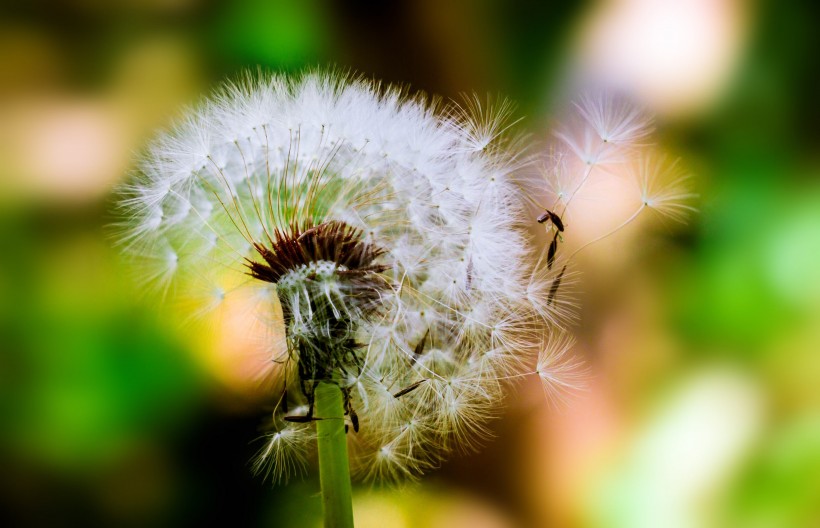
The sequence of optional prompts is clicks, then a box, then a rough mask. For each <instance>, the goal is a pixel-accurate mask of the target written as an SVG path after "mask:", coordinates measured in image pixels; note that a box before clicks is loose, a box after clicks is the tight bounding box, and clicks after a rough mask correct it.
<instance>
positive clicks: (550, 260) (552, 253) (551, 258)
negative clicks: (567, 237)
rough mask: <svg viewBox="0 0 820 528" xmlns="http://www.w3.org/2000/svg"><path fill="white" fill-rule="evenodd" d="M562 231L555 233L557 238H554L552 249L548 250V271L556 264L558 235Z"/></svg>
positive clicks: (551, 243) (551, 244)
mask: <svg viewBox="0 0 820 528" xmlns="http://www.w3.org/2000/svg"><path fill="white" fill-rule="evenodd" d="M559 232H560V231H556V232H555V236H553V237H552V242H550V247H549V249H548V250H547V269H552V264H553V263H554V262H555V254H556V253H557V252H558V233H559Z"/></svg>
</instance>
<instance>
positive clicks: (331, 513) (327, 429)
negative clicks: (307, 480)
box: [314, 382, 353, 528]
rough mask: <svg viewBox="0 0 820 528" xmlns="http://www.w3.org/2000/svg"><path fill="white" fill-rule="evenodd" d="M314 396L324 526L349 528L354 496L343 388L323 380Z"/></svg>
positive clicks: (351, 522) (351, 520)
mask: <svg viewBox="0 0 820 528" xmlns="http://www.w3.org/2000/svg"><path fill="white" fill-rule="evenodd" d="M314 398H315V405H316V416H317V418H320V419H319V420H318V421H317V422H316V432H317V436H318V439H317V442H318V448H319V480H320V482H321V485H322V505H323V507H324V512H325V528H352V527H353V498H352V493H351V488H350V467H349V462H348V459H347V438H346V435H345V420H344V402H343V400H342V391H341V390H340V389H339V386H338V385H334V384H332V383H324V382H322V383H319V385H318V386H317V387H316V390H315V392H314Z"/></svg>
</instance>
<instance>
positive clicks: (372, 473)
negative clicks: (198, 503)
mask: <svg viewBox="0 0 820 528" xmlns="http://www.w3.org/2000/svg"><path fill="white" fill-rule="evenodd" d="M509 113H510V107H509V106H508V105H506V104H501V105H500V106H499V107H497V108H496V109H495V110H492V109H485V108H484V107H482V106H481V105H480V104H479V101H478V99H474V100H468V102H467V103H465V105H464V106H463V107H461V108H457V107H450V108H447V107H439V106H437V105H436V104H431V103H430V102H429V101H428V100H426V99H424V98H422V97H409V96H407V94H406V93H405V92H403V91H401V90H398V89H395V88H390V87H382V86H380V85H377V84H374V83H371V82H368V81H365V80H362V79H359V78H352V77H349V76H344V75H340V74H338V73H333V72H310V73H306V74H304V75H301V76H298V77H285V76H278V75H274V76H270V77H262V78H248V79H246V80H244V81H242V82H240V83H237V84H234V85H231V86H229V87H227V88H225V89H224V90H223V91H221V92H220V93H219V94H217V95H215V96H214V97H213V98H211V100H210V101H208V102H206V103H205V104H203V105H202V106H201V107H200V108H199V109H198V110H197V111H196V112H195V113H193V114H192V115H191V116H189V117H188V118H187V119H186V120H185V121H183V122H182V123H180V124H179V125H178V126H177V127H176V128H175V129H174V130H173V131H171V132H170V133H167V134H166V135H164V136H162V137H161V138H159V139H158V140H157V141H156V142H155V143H154V144H153V146H152V147H151V149H150V151H149V152H148V154H147V156H146V157H145V160H144V161H143V163H142V166H141V171H140V174H139V176H138V177H137V178H136V180H135V181H134V182H133V183H131V184H130V185H128V186H127V187H126V188H125V189H124V191H123V198H122V199H121V201H120V205H121V206H122V208H123V209H124V210H125V213H126V214H127V216H128V220H127V222H125V226H124V227H125V229H124V233H123V234H122V236H121V242H122V245H123V246H124V247H125V248H126V250H127V251H128V252H129V253H131V254H134V255H136V256H137V257H138V259H139V260H140V261H145V262H146V263H148V264H149V265H148V266H147V271H146V272H144V274H143V276H144V278H145V279H146V281H147V282H150V283H151V284H153V285H154V286H155V287H156V288H157V289H158V290H160V291H162V292H164V293H166V294H168V295H185V296H187V297H188V298H190V299H203V302H202V303H201V306H200V307H199V308H198V309H197V310H198V311H199V312H204V311H206V310H208V309H212V308H214V307H216V306H218V305H220V303H222V302H224V300H225V299H226V298H229V297H230V296H232V295H235V294H236V293H237V292H238V291H246V290H248V289H250V290H252V291H257V290H258V291H260V292H261V293H260V296H259V299H260V300H261V299H269V298H270V296H271V295H272V292H274V291H275V294H276V296H277V297H278V300H279V303H280V304H281V308H282V319H283V320H282V321H280V322H279V324H283V327H284V329H285V334H286V335H285V341H286V343H287V353H286V354H284V357H283V354H281V353H280V354H279V355H278V356H277V357H276V361H277V362H278V363H283V364H282V368H280V369H278V370H277V372H278V373H279V375H281V376H283V382H284V384H286V385H287V387H288V391H287V396H285V397H284V398H285V399H290V400H291V402H290V403H291V405H290V412H289V414H291V415H293V414H295V413H297V411H296V410H294V404H302V405H303V409H302V410H301V411H298V412H302V413H305V414H307V413H309V412H310V410H311V403H312V393H311V390H312V389H311V387H312V384H313V382H315V381H317V380H322V381H326V382H331V383H335V384H337V385H338V386H339V387H340V390H343V391H344V392H345V394H346V395H347V398H349V401H350V405H351V407H352V409H355V412H356V414H357V415H358V421H359V423H360V426H361V430H360V431H359V432H358V433H357V434H356V438H357V439H356V442H358V443H361V444H362V445H366V446H370V447H372V449H370V450H369V451H368V450H356V451H354V453H360V456H359V459H356V460H354V461H353V462H354V463H355V465H356V466H357V467H361V468H362V469H361V470H360V474H362V475H364V476H368V477H371V478H394V477H413V476H417V475H418V474H419V473H420V472H422V471H424V470H426V469H429V468H430V467H434V466H435V465H436V464H437V463H438V462H439V461H440V460H441V458H442V457H443V456H445V455H446V454H447V453H448V452H449V451H451V450H453V449H468V448H472V447H475V445H476V444H477V442H478V441H480V439H482V438H485V437H487V436H488V435H489V429H488V428H487V425H486V422H487V420H488V419H489V418H492V417H493V416H494V415H496V414H497V412H498V409H499V406H500V383H499V378H502V377H505V376H508V375H510V374H511V373H514V372H520V371H521V369H522V368H523V367H522V366H523V365H524V364H525V361H524V360H523V356H522V351H525V350H527V349H531V348H532V344H531V343H530V341H531V340H532V335H531V325H532V322H533V321H534V320H536V319H538V316H539V314H540V315H541V316H543V315H544V312H545V309H544V308H543V307H539V306H538V305H537V304H536V303H534V302H533V301H532V298H533V296H532V295H531V293H532V287H531V284H529V281H530V279H531V264H530V263H529V259H530V257H531V256H530V254H529V253H530V250H529V249H528V240H527V237H526V235H525V232H524V230H523V229H522V226H523V225H524V224H525V223H529V221H530V219H529V215H528V213H527V199H528V197H526V196H525V195H524V193H523V192H522V190H521V187H520V186H519V185H518V182H517V181H516V180H515V176H514V174H515V170H516V169H517V168H518V167H520V166H521V164H522V163H523V162H524V161H523V158H521V157H520V156H519V155H518V152H517V151H515V150H512V149H513V145H515V144H516V143H515V142H514V141H509V140H507V139H506V138H507V137H508V134H507V133H506V132H505V131H506V129H507V128H508V127H509V123H510V121H509V119H508V117H509ZM471 116H477V117H471ZM225 284H230V285H231V286H230V287H225V286H224V285H225ZM556 317H557V316H556ZM270 322H271V323H273V322H272V321H270ZM528 332H529V333H528ZM275 396H276V397H277V398H278V399H279V401H280V404H279V407H278V408H277V411H276V412H275V414H276V419H275V422H276V421H277V420H279V422H281V418H282V417H283V415H284V414H285V411H284V410H283V407H284V406H283V405H282V401H281V400H282V399H283V398H280V397H279V396H280V395H275ZM279 422H277V423H279ZM311 428H312V424H310V423H298V424H296V423H289V424H288V425H287V426H286V427H281V428H279V430H278V431H276V432H274V433H271V434H270V435H268V436H267V437H266V444H265V446H264V447H263V448H262V449H261V450H260V452H259V455H258V457H257V460H256V466H255V467H256V469H257V471H260V472H263V473H267V474H270V475H271V476H273V478H277V479H278V478H284V477H286V476H287V475H289V474H292V473H293V472H294V471H295V470H296V468H298V467H300V465H301V461H303V460H304V455H305V453H306V451H305V449H306V446H308V445H310V442H311V440H312V438H311V437H310V435H309V434H308V433H307V432H308V431H310V430H312V429H311ZM351 436H353V435H351ZM357 456H358V455H357Z"/></svg>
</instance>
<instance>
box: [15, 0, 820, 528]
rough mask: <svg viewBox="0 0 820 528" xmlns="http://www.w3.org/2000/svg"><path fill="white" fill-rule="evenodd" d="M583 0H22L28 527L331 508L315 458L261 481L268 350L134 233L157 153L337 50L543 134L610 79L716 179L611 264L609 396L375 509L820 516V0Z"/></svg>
mask: <svg viewBox="0 0 820 528" xmlns="http://www.w3.org/2000/svg"><path fill="white" fill-rule="evenodd" d="M554 4H555V5H551V4H550V3H536V2H532V3H526V2H508V1H503V0H476V1H472V2H469V1H466V0H453V1H449V2H438V1H433V0H421V1H416V2H410V1H407V2H384V3H377V2H364V1H351V2H334V1H323V0H301V1H298V2H297V1H292V2H288V1H279V0H232V1H227V0H226V1H217V0H121V1H117V2H111V1H107V0H63V1H56V0H25V1H16V2H15V1H8V0H7V1H5V2H2V3H0V430H1V431H2V435H0V522H2V524H3V525H4V526H202V525H208V526H211V525H213V526H217V525H225V526H282V527H305V526H318V525H319V522H320V516H321V511H320V503H319V498H318V496H317V491H318V482H317V480H316V479H315V478H314V477H313V476H312V475H308V476H307V477H306V478H305V479H303V480H299V479H297V480H295V481H294V482H292V483H291V484H289V485H286V486H272V485H271V484H269V483H266V482H263V481H262V480H261V479H259V478H254V477H252V476H251V474H250V468H249V463H248V461H249V459H250V457H251V456H252V454H253V453H254V452H255V450H256V449H257V448H258V444H255V443H254V442H253V440H254V439H255V438H256V437H257V436H258V434H259V433H258V429H257V428H258V424H259V417H260V413H261V411H260V407H259V395H258V394H256V392H255V390H254V387H253V384H252V382H250V381H248V376H247V372H246V370H247V369H246V368H244V367H245V366H246V365H243V364H242V361H241V360H239V359H237V358H240V357H241V352H242V349H243V348H246V347H248V346H251V345H249V343H248V342H247V340H243V336H237V335H232V334H231V332H230V325H227V326H226V325H221V324H219V322H213V321H212V322H210V324H209V323H205V324H204V325H203V327H202V328H196V329H193V330H192V328H191V326H187V325H183V324H180V323H181V321H182V320H183V319H184V315H183V314H180V313H177V312H178V311H179V310H177V309H175V308H173V307H171V308H167V307H166V308H159V307H158V306H157V304H156V303H155V302H153V301H151V300H150V299H145V297H144V296H142V295H141V292H140V291H138V287H137V286H136V284H137V281H135V280H134V279H133V277H132V276H131V275H129V272H128V269H127V265H126V263H125V262H124V261H123V259H122V258H121V257H119V256H118V254H117V251H116V250H115V249H114V248H112V244H111V240H110V237H109V235H108V231H107V228H106V226H108V225H110V224H111V222H113V221H115V220H116V217H115V216H114V214H113V213H112V208H111V190H112V187H113V186H115V185H116V184H118V183H120V182H122V181H124V180H125V179H126V178H127V175H128V172H129V170H131V169H132V168H133V161H134V159H135V156H136V155H137V154H138V153H139V152H140V150H141V149H142V148H143V147H144V146H145V143H146V142H147V141H148V140H149V139H150V138H151V137H152V136H153V134H155V133H156V130H158V129H160V128H162V127H166V126H168V125H169V124H170V123H171V122H173V120H174V119H175V118H177V117H179V116H180V115H181V113H182V112H183V110H184V108H185V106H186V105H190V104H193V103H195V102H196V101H197V100H200V99H201V98H202V97H204V96H206V95H207V94H208V93H209V92H210V91H211V90H212V89H213V88H214V87H215V86H217V85H218V83H219V82H221V81H222V80H223V79H224V78H225V77H226V76H227V77H230V76H236V75H237V74H238V73H239V72H241V71H243V70H245V69H248V68H250V69H256V68H257V67H261V68H262V69H266V70H274V71H298V70H301V69H302V68H304V67H306V66H315V65H328V64H330V65H336V66H339V67H342V68H350V69H352V70H354V71H357V72H361V73H363V74H365V75H367V76H372V77H375V78H378V79H383V80H385V81H390V82H397V83H404V84H407V85H409V86H411V87H412V89H414V90H424V91H427V92H430V93H434V94H438V95H441V96H445V97H458V96H459V94H460V93H462V92H473V91H475V92H477V93H479V94H484V93H491V94H501V95H503V96H505V97H508V98H510V99H512V100H513V101H515V102H516V103H517V105H518V110H517V115H519V116H523V117H524V120H523V121H522V122H521V123H519V124H518V125H517V127H518V129H519V131H521V132H527V133H530V134H531V137H532V138H533V139H534V140H535V141H536V143H537V142H538V141H539V140H544V139H546V135H547V131H548V127H549V125H550V123H551V120H552V116H553V115H554V111H555V109H556V108H557V107H559V106H560V105H562V104H565V103H566V101H567V100H569V99H571V98H572V96H573V95H574V90H575V89H576V88H577V87H578V86H579V85H581V84H583V82H584V80H585V79H597V80H604V81H606V82H609V83H612V84H615V85H617V86H620V87H621V88H623V89H625V90H627V91H628V92H630V93H631V94H632V95H633V96H634V97H636V98H638V99H639V100H640V101H641V102H642V103H643V104H645V105H646V106H648V107H649V108H651V109H652V110H653V111H654V112H655V113H656V114H657V116H658V119H657V121H658V127H659V132H658V138H659V140H660V142H661V143H662V145H663V148H664V149H666V150H668V151H669V152H670V153H672V154H673V155H675V156H680V157H681V158H682V159H683V160H684V164H685V165H686V167H687V169H688V170H689V172H691V173H692V174H693V178H692V180H691V185H692V186H693V190H694V191H695V192H697V193H698V195H699V198H698V200H697V203H696V204H695V205H696V206H697V207H698V209H699V212H698V213H697V214H695V215H693V216H692V217H691V218H690V219H689V221H688V223H687V224H686V225H685V226H683V227H680V226H678V227H676V226H670V225H667V224H661V225H659V226H655V228H654V229H647V228H646V226H639V227H638V228H636V229H629V230H626V231H625V232H624V233H621V234H619V235H616V237H614V238H613V239H612V240H608V241H607V242H605V243H602V244H600V245H598V246H595V247H593V248H591V249H590V250H589V251H588V252H586V253H585V254H582V256H581V257H580V258H579V261H578V266H579V268H580V271H581V272H582V275H581V283H580V287H579V289H580V292H579V294H578V300H579V303H580V305H581V306H582V310H581V318H580V324H579V326H578V328H577V329H576V333H577V335H578V339H579V340H578V346H577V349H576V354H577V355H578V356H579V357H581V358H583V360H584V361H585V363H586V365H587V375H586V383H585V387H584V389H583V390H581V391H579V392H578V394H576V395H575V396H574V397H572V398H570V399H569V400H568V401H566V402H565V403H563V404H561V405H557V406H555V405H552V406H551V405H549V404H548V403H547V401H546V400H545V399H544V395H543V393H542V391H541V388H540V386H539V385H538V381H537V380H533V381H532V383H524V384H522V385H521V386H519V387H518V388H517V390H516V391H514V392H512V393H511V396H510V397H509V399H508V402H507V409H506V412H505V414H504V417H503V418H502V419H501V420H499V421H497V422H495V423H494V425H493V426H494V431H495V435H496V438H495V440H493V441H492V442H490V443H489V444H488V445H487V446H486V448H485V449H483V450H482V451H481V452H479V453H477V454H474V455H463V456H457V457H454V458H453V459H452V460H450V461H449V462H448V463H446V464H445V465H444V466H443V467H441V468H440V469H439V470H437V471H435V472H433V473H432V474H430V475H429V476H427V477H426V478H424V479H423V480H422V481H421V483H419V484H415V485H407V486H405V487H403V488H400V489H388V488H380V487H360V488H357V490H356V496H355V510H356V517H357V521H358V526H363V527H366V526H374V527H376V526H378V527H393V526H395V527H410V526H421V527H433V526H436V527H438V526H448V527H458V526H465V527H466V526H469V527H518V526H522V527H540V526H560V527H629V528H635V527H661V526H662V527H702V526H703V527H711V526H720V527H722V526H727V527H754V528H768V527H778V528H779V527H817V526H820V156H819V155H820V149H819V148H818V146H819V145H820V127H818V126H817V123H818V121H820V105H818V103H817V97H818V93H820V61H818V60H817V56H816V53H817V50H818V49H820V34H818V32H817V29H816V26H817V23H818V20H820V17H818V14H819V13H818V8H817V6H816V5H815V4H812V3H810V2H805V3H798V2H788V1H784V2H773V1H765V0H757V1H743V0H681V1H678V2H669V1H663V0H609V1H600V2H592V1H589V2H580V3H574V2H556V3H554ZM3 519H5V521H3Z"/></svg>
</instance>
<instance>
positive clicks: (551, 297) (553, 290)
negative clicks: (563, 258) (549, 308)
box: [547, 265, 567, 305]
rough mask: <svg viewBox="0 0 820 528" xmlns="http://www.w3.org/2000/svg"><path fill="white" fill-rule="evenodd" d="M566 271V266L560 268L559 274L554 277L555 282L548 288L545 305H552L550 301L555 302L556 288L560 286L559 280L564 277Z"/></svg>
mask: <svg viewBox="0 0 820 528" xmlns="http://www.w3.org/2000/svg"><path fill="white" fill-rule="evenodd" d="M566 270H567V267H566V265H565V266H564V267H563V268H561V273H559V274H558V276H557V277H555V280H554V281H552V286H551V287H550V292H549V295H548V296H547V305H550V304H552V301H553V300H555V294H557V293H558V288H559V287H560V286H561V278H562V277H563V276H564V272H565V271H566Z"/></svg>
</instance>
